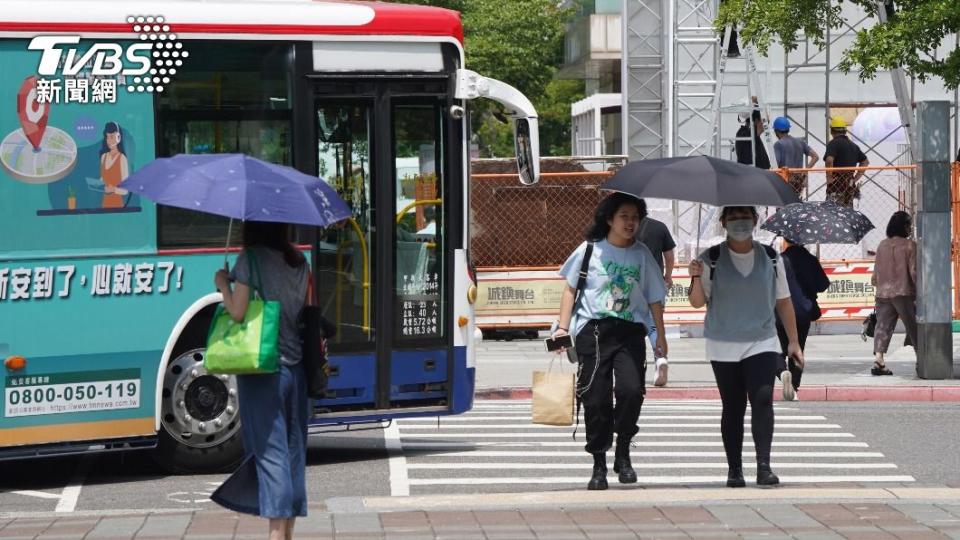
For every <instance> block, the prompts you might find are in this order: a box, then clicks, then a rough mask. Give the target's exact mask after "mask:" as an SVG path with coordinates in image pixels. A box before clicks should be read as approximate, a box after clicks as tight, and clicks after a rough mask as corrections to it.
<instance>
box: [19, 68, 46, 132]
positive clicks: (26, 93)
mask: <svg viewBox="0 0 960 540" xmlns="http://www.w3.org/2000/svg"><path fill="white" fill-rule="evenodd" d="M49 115H50V107H48V106H47V104H46V103H38V102H37V78H36V77H33V76H31V77H27V78H26V79H24V80H23V84H22V85H21V86H20V91H19V92H17V117H19V118H20V127H22V128H23V134H24V135H26V136H27V140H28V141H30V144H32V145H33V149H34V150H40V141H41V140H43V132H44V131H46V129H47V117H48V116H49Z"/></svg>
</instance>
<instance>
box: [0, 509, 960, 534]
mask: <svg viewBox="0 0 960 540" xmlns="http://www.w3.org/2000/svg"><path fill="white" fill-rule="evenodd" d="M295 537H296V538H303V539H337V540H349V539H356V540H360V539H364V540H368V539H384V540H394V539H396V540H412V539H431V538H449V539H455V540H472V539H478V540H480V539H490V540H493V539H503V540H521V539H549V540H567V539H620V538H633V539H638V538H651V539H653V538H665V539H672V538H690V539H697V540H701V539H702V540H707V539H720V538H765V539H769V538H800V539H821V538H823V539H827V538H848V539H851V540H853V539H870V540H874V539H897V538H902V539H910V540H923V539H928V538H930V539H933V538H940V539H945V538H954V539H960V501H957V500H953V501H948V502H942V503H931V502H913V501H910V502H906V501H894V502H883V503H877V502H853V503H823V502H811V503H787V502H783V503H770V502H755V503H751V502H744V503H737V504H725V503H722V502H718V503H711V504H701V505H693V504H687V505H616V506H595V507H582V506H575V507H570V508H561V509H550V508H547V509H545V508H543V507H537V508H529V509H523V508H521V509H519V510H517V509H511V510H474V511H405V512H384V513H375V512H361V513H330V512H329V511H327V509H326V508H324V507H322V506H316V507H314V508H312V509H311V514H310V516H309V517H307V518H305V519H301V520H299V521H298V524H297V529H296V535H295ZM0 538H2V539H21V538H22V539H34V538H36V539H81V538H82V539H91V540H92V539H97V540H107V539H131V538H136V539H152V540H173V539H181V538H183V539H198V540H228V539H251V540H252V539H262V538H266V526H265V524H264V521H262V520H258V519H253V518H249V517H247V516H239V515H237V514H234V513H230V512H223V511H203V512H194V513H169V514H156V513H155V514H141V515H122V516H99V517H98V516H87V517H84V516H70V517H45V518H36V517H34V518H19V519H10V518H7V519H0Z"/></svg>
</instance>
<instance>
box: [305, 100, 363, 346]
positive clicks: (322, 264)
mask: <svg viewBox="0 0 960 540" xmlns="http://www.w3.org/2000/svg"><path fill="white" fill-rule="evenodd" d="M371 106H372V103H369V102H364V103H357V102H352V103H351V102H333V101H328V100H324V101H321V102H319V103H318V104H317V109H316V110H317V118H316V122H317V124H316V129H317V137H318V144H317V163H318V172H319V175H320V177H321V178H322V179H324V180H325V181H326V182H327V183H329V184H330V185H332V186H334V188H335V189H336V190H337V193H339V194H340V196H341V197H342V198H343V200H344V201H346V202H347V204H348V205H349V206H350V208H351V209H352V210H353V217H352V218H351V219H350V220H348V222H347V223H345V224H344V225H343V226H341V227H333V228H329V229H326V230H324V231H322V232H321V237H320V239H319V243H318V246H317V253H316V269H315V275H316V277H317V292H318V294H319V296H318V297H319V299H320V302H321V305H322V306H323V307H324V316H325V317H326V318H327V319H328V320H330V321H333V322H334V323H335V324H336V326H337V336H336V337H335V338H334V339H333V340H332V343H330V349H331V352H342V351H351V350H354V351H355V350H371V349H373V346H374V338H375V337H376V336H375V332H374V315H375V314H374V299H375V298H376V297H375V292H376V290H375V283H374V277H373V276H374V275H375V273H374V270H375V267H374V265H373V254H374V245H373V243H374V241H375V235H374V234H373V231H374V230H375V229H374V223H373V219H374V212H373V188H374V185H375V184H374V181H373V175H372V174H371V171H372V168H373V167H372V164H371V163H370V143H371V142H372V138H373V123H372V111H371Z"/></svg>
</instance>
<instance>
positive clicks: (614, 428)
mask: <svg viewBox="0 0 960 540" xmlns="http://www.w3.org/2000/svg"><path fill="white" fill-rule="evenodd" d="M646 214H647V207H646V204H644V203H643V201H641V200H639V199H636V198H634V197H631V196H629V195H625V194H622V193H614V194H613V195H610V196H609V197H607V198H606V199H604V200H603V201H602V202H601V203H600V205H599V206H597V210H596V212H595V214H594V223H593V225H592V227H591V228H590V230H589V231H588V232H587V241H586V242H584V243H583V244H581V245H580V247H578V248H577V249H576V250H575V251H574V252H573V253H572V254H571V255H570V257H569V258H568V259H567V262H566V263H564V265H563V268H561V269H560V274H561V275H562V276H563V277H564V278H565V279H566V281H567V287H566V290H565V291H564V293H563V297H562V299H561V302H560V306H561V307H560V320H559V322H558V323H557V324H558V328H557V329H556V331H555V332H554V333H553V336H554V337H558V336H562V335H566V334H567V333H568V332H569V333H571V334H572V335H573V336H574V343H575V345H576V348H577V355H578V358H579V360H580V365H579V369H578V370H579V373H580V377H579V380H578V382H577V394H578V395H579V396H580V397H581V399H582V400H583V407H584V412H583V416H584V422H585V423H586V427H587V444H586V447H585V449H586V451H587V452H589V453H590V454H592V455H593V476H592V477H591V478H590V482H589V483H588V484H587V489H590V490H596V489H607V450H609V449H610V447H611V446H612V444H613V433H614V432H616V433H617V450H616V455H615V457H614V461H613V471H614V472H616V473H618V474H619V480H620V482H621V483H624V484H629V483H633V482H636V481H637V473H636V472H635V471H634V470H633V466H632V465H631V463H630V439H631V438H632V437H633V436H634V435H635V434H636V433H637V431H638V430H637V419H638V418H639V416H640V407H641V406H642V405H643V395H644V391H645V388H644V375H645V373H646V362H645V359H644V355H645V353H646V337H647V328H646V325H647V323H648V322H649V321H650V320H651V318H652V320H653V323H654V324H655V325H656V327H657V328H663V301H664V296H665V295H666V285H664V283H663V274H662V273H661V272H660V267H659V266H658V265H657V262H656V260H654V258H653V254H651V253H650V250H649V249H647V247H646V246H644V245H643V244H642V243H641V242H639V241H637V240H636V235H637V231H638V230H639V229H640V220H642V219H643V217H644V216H646ZM588 245H592V252H591V254H590V259H589V266H588V268H587V281H586V286H585V287H584V288H583V291H582V292H581V297H580V299H579V300H577V301H576V302H577V307H576V312H575V314H574V315H575V316H573V317H571V313H572V312H573V307H574V301H575V293H576V286H577V282H578V281H579V274H580V269H581V267H582V264H583V258H584V255H585V253H586V251H587V247H588ZM651 315H652V317H651ZM571 319H573V320H571ZM571 325H572V326H571ZM663 334H664V333H660V334H658V335H657V347H658V348H659V349H660V350H661V353H662V355H663V356H666V355H667V341H666V339H665V338H664V335H663ZM614 380H616V382H614ZM614 395H616V398H617V404H616V407H614V404H613V397H614Z"/></svg>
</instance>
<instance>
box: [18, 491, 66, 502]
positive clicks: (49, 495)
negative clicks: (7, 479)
mask: <svg viewBox="0 0 960 540" xmlns="http://www.w3.org/2000/svg"><path fill="white" fill-rule="evenodd" d="M11 493H13V494H15V495H25V496H27V497H37V498H40V499H56V500H58V501H59V500H60V495H57V494H55V493H46V492H44V491H34V490H32V489H24V490H21V491H12V492H11Z"/></svg>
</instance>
